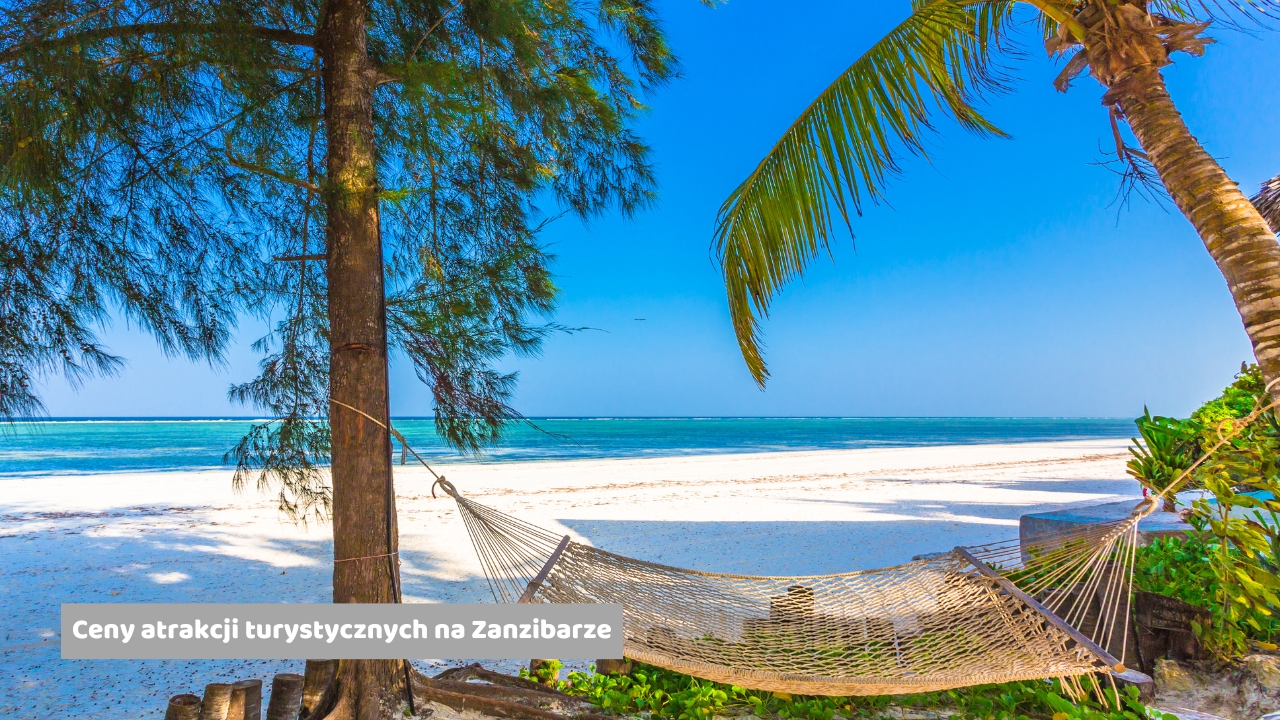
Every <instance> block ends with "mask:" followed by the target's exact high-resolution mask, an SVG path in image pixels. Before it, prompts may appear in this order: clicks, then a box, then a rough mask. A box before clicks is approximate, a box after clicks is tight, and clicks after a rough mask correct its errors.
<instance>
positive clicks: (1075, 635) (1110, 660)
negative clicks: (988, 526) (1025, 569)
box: [566, 538, 1125, 673]
mask: <svg viewBox="0 0 1280 720" xmlns="http://www.w3.org/2000/svg"><path fill="white" fill-rule="evenodd" d="M566 539H567V538H566ZM953 552H955V553H956V554H957V555H959V556H960V557H962V558H964V559H965V560H968V561H969V562H970V563H972V564H973V567H974V568H976V569H977V570H978V572H980V573H982V574H983V575H986V576H987V577H989V578H991V579H992V580H994V581H995V583H996V584H997V585H999V586H1000V587H1002V588H1004V589H1005V592H1008V593H1009V594H1010V595H1013V596H1014V597H1016V598H1018V599H1019V600H1021V601H1022V602H1024V603H1026V604H1027V605H1028V606H1029V607H1030V608H1031V609H1033V610H1035V611H1036V612H1038V613H1040V614H1041V615H1042V616H1043V617H1044V619H1045V621H1046V622H1048V623H1049V624H1051V625H1053V626H1054V627H1056V628H1058V629H1059V630H1061V631H1062V632H1064V633H1066V634H1067V635H1069V636H1070V637H1071V639H1072V640H1075V641H1076V642H1078V643H1080V644H1081V645H1083V646H1085V647H1086V648H1088V649H1089V652H1092V653H1093V654H1094V655H1097V656H1098V657H1099V658H1101V659H1102V661H1103V662H1105V663H1106V664H1107V665H1108V666H1109V667H1110V668H1111V669H1112V670H1114V671H1115V672H1118V673H1122V672H1124V671H1125V666H1124V663H1122V662H1120V661H1119V660H1117V659H1116V658H1115V656H1113V655H1112V654H1111V653H1109V652H1107V651H1106V649H1105V648H1103V647H1101V646H1099V645H1098V644H1097V643H1095V642H1094V641H1093V640H1091V639H1090V638H1088V637H1085V635H1084V633H1082V632H1080V631H1079V630H1077V629H1075V628H1073V627H1071V625H1069V624H1067V621H1066V620H1063V619H1062V618H1060V617H1058V616H1057V615H1054V614H1053V613H1052V612H1050V610H1049V608H1047V607H1045V606H1044V605H1041V604H1040V603H1039V602H1038V601H1037V600H1036V599H1035V598H1033V597H1031V596H1030V595H1028V594H1026V593H1024V592H1022V591H1021V590H1019V589H1018V586H1017V585H1014V584H1013V583H1011V582H1009V579H1008V578H1006V577H1005V576H1003V575H1001V574H1000V573H998V572H996V571H995V570H992V569H991V568H990V567H989V566H988V565H987V564H986V563H984V562H982V561H981V560H979V559H978V558H976V557H974V556H973V555H972V554H971V553H970V552H969V551H968V550H966V549H965V548H962V547H958V546H957V547H956V549H955V550H954V551H953Z"/></svg>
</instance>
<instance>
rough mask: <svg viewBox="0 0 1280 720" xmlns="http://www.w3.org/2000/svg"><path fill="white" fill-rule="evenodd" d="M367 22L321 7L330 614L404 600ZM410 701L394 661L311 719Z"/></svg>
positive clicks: (358, 678)
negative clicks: (341, 607)
mask: <svg viewBox="0 0 1280 720" xmlns="http://www.w3.org/2000/svg"><path fill="white" fill-rule="evenodd" d="M366 11H367V7H366V2H365V0H328V1H327V2H326V3H325V17H324V21H323V26H322V28H321V43H320V51H321V53H322V55H323V59H324V68H323V80H324V94H325V98H324V114H325V132H326V134H327V144H328V159H327V173H326V186H325V188H324V192H325V200H326V211H327V217H326V234H325V238H326V253H327V255H328V285H329V328H330V338H329V343H330V369H329V379H330V393H331V397H332V398H333V400H334V401H335V402H334V404H333V405H332V406H331V407H330V428H331V430H332V476H333V553H334V566H333V601H334V602H335V603H352V602H357V603H392V602H397V601H398V600H399V597H398V588H399V582H398V562H397V556H396V552H397V544H398V543H397V534H396V524H395V494H394V489H393V485H392V483H391V440H390V437H389V433H388V432H387V429H386V426H389V424H390V423H389V407H388V397H387V395H388V393H387V347H386V344H387V343H386V298H385V289H384V287H383V267H382V242H381V234H380V232H379V222H380V220H379V217H378V197H377V190H378V176H377V164H376V153H375V148H374V122H373V90H374V87H375V78H374V68H373V67H372V64H371V63H370V61H369V58H368V53H367V49H366V40H367V34H368V29H367V27H366V24H365V16H366ZM339 403H341V404H339ZM362 413H363V414H362ZM365 415H368V417H366V416H365ZM371 418H377V419H378V422H381V423H383V424H384V426H379V424H378V422H375V421H374V420H372V419H371ZM407 692H408V688H407V686H406V678H405V674H404V666H403V663H402V662H401V661H393V660H344V661H342V662H341V663H340V664H339V667H338V672H337V676H336V678H335V680H334V685H333V686H332V687H331V688H330V692H329V693H327V694H326V701H322V703H323V705H325V707H322V708H317V709H318V710H322V711H326V714H325V715H323V716H327V717H329V718H332V719H333V720H347V719H349V718H350V719H356V718H358V719H359V720H373V719H375V718H383V717H389V715H388V713H391V712H393V711H395V710H396V709H398V708H399V707H401V706H402V704H403V700H404V698H406V697H407Z"/></svg>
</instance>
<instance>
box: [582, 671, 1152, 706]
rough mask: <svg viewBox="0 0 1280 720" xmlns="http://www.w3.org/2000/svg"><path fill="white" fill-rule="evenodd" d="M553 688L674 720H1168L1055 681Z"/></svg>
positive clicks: (644, 676) (616, 682) (625, 681)
mask: <svg viewBox="0 0 1280 720" xmlns="http://www.w3.org/2000/svg"><path fill="white" fill-rule="evenodd" d="M559 687H560V689H561V690H563V691H564V692H567V693H569V694H571V695H577V696H579V697H582V698H585V699H586V700H588V701H589V702H591V703H592V704H594V705H596V706H597V707H599V708H601V709H602V710H605V711H606V712H609V713H611V714H615V715H628V714H636V713H645V714H647V715H649V716H650V717H653V718H671V719H672V720H708V719H709V718H710V717H711V716H713V715H721V714H726V711H728V712H730V713H731V712H732V710H731V708H740V709H745V710H750V711H751V712H752V713H754V714H755V715H757V716H759V717H778V718H784V719H791V718H795V719H797V720H833V719H834V718H836V717H840V718H870V719H874V720H878V719H879V718H885V719H886V720H893V719H895V718H896V717H897V715H896V714H894V713H896V712H897V708H919V709H945V710H949V711H951V712H953V713H955V716H956V717H957V718H960V720H1031V719H1033V718H1034V719H1036V720H1148V719H1150V718H1155V719H1157V720H1174V719H1173V717H1172V716H1169V715H1160V714H1158V713H1153V712H1152V711H1151V710H1149V709H1148V708H1147V707H1146V706H1145V705H1143V704H1142V703H1141V702H1140V701H1139V700H1138V691H1137V689H1136V688H1127V690H1126V692H1124V693H1122V694H1121V696H1120V698H1119V700H1120V707H1121V708H1122V709H1119V710H1117V709H1115V708H1116V696H1115V694H1114V692H1113V691H1112V690H1111V689H1110V688H1108V689H1107V690H1106V691H1105V700H1106V702H1105V703H1104V702H1099V701H1098V700H1095V699H1089V700H1084V701H1081V702H1076V701H1073V700H1069V699H1068V698H1067V697H1065V695H1066V693H1064V692H1063V690H1062V687H1061V685H1060V684H1059V683H1058V681H1057V680H1044V681H1031V682H1015V683H1005V684H1002V685H980V686H976V687H971V688H961V689H958V690H948V691H945V692H936V693H922V694H916V695H894V696H872V697H827V696H813V697H808V696H800V695H789V694H787V693H772V692H765V691H759V690H747V689H745V688H741V687H738V686H736V685H724V684H721V683H715V682H711V681H709V680H699V679H698V678H694V677H690V676H688V675H684V674H681V673H677V672H673V671H671V670H663V669H661V668H656V667H653V666H651V665H643V664H640V663H636V664H635V665H634V669H633V670H632V672H631V674H630V675H623V676H608V675H599V674H595V673H579V672H575V673H570V674H569V678H568V680H566V681H564V682H561V683H560V684H559ZM891 705H892V706H894V709H893V710H892V712H891V708H890V706H891Z"/></svg>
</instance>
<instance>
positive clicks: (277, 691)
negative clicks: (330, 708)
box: [267, 673, 306, 720]
mask: <svg viewBox="0 0 1280 720" xmlns="http://www.w3.org/2000/svg"><path fill="white" fill-rule="evenodd" d="M305 682H306V678H304V677H302V676H301V675H299V674H297V673H280V674H279V675H276V676H275V678H274V679H273V680H272V681H271V701H270V702H269V703H267V720H298V713H299V712H300V711H301V710H302V687H303V684H304V683H305Z"/></svg>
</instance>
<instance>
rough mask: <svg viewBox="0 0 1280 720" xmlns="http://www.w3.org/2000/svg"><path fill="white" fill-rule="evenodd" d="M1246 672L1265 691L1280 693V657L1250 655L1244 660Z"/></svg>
mask: <svg viewBox="0 0 1280 720" xmlns="http://www.w3.org/2000/svg"><path fill="white" fill-rule="evenodd" d="M1244 667H1245V672H1246V673H1248V674H1249V675H1250V676H1252V677H1253V678H1254V679H1255V680H1256V681H1257V682H1258V684H1259V685H1261V686H1262V687H1263V689H1265V690H1269V691H1272V692H1276V691H1280V657H1276V656H1275V655H1250V656H1248V657H1246V658H1245V659H1244Z"/></svg>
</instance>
